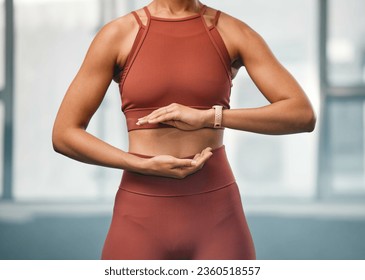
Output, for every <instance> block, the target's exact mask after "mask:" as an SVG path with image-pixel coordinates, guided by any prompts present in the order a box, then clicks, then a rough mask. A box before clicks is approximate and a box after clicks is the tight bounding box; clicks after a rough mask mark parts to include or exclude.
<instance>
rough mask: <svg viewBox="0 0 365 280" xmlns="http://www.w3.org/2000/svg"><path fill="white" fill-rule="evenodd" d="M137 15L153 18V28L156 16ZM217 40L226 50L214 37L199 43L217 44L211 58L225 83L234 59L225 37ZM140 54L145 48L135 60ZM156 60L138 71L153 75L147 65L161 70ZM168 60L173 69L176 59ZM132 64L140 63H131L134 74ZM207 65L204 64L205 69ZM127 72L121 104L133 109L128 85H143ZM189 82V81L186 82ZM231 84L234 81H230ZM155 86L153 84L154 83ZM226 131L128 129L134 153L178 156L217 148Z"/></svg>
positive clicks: (208, 35) (144, 82) (210, 45)
mask: <svg viewBox="0 0 365 280" xmlns="http://www.w3.org/2000/svg"><path fill="white" fill-rule="evenodd" d="M147 12H148V11H147ZM210 14H211V16H210V17H209V15H207V16H206V18H208V22H209V19H210V21H211V22H212V24H213V21H214V16H215V15H216V11H211V13H210ZM138 17H140V19H141V20H142V21H141V22H142V24H143V22H144V23H145V24H148V20H150V23H149V24H150V26H149V27H150V28H151V26H152V24H153V21H154V17H153V16H152V20H151V19H148V18H147V19H144V12H143V11H139V12H138ZM146 17H148V15H146ZM188 17H189V18H190V17H193V20H195V17H194V16H191V15H189V16H188ZM202 17H203V16H202ZM181 18H187V17H181ZM155 20H156V21H159V22H156V24H162V23H161V22H160V21H161V20H158V18H157V17H155ZM176 21H178V20H174V21H173V22H175V23H176ZM195 21H196V24H198V22H199V21H198V19H196V20H195ZM165 23H166V25H168V24H170V23H171V22H170V21H169V20H167V21H166V22H165ZM165 23H163V24H165ZM192 23H193V22H191V23H190V24H192ZM182 24H185V25H187V23H186V22H185V23H184V22H182V23H181V25H175V27H179V26H182ZM188 24H189V23H188ZM202 24H203V22H202ZM211 26H212V25H211V24H209V23H207V25H206V29H207V32H209V30H210V29H209V28H211ZM198 27H199V26H198ZM139 28H140V26H139V27H138V29H139ZM195 29H196V28H195ZM215 31H216V30H215ZM131 33H134V34H136V33H138V31H137V32H136V31H135V30H134V31H133V30H131ZM217 33H218V32H217V31H216V32H215V34H213V35H215V36H220V34H219V33H218V35H217ZM140 35H141V34H140ZM206 35H207V38H208V37H211V35H210V34H208V33H207V34H206ZM147 36H148V35H147ZM134 37H136V35H134ZM131 38H133V36H131ZM142 39H143V40H144V39H146V38H142ZM213 39H214V38H213ZM146 40H147V41H148V37H147V39H146ZM218 40H221V42H218V43H223V47H224V49H223V50H219V48H217V46H213V45H214V44H215V41H212V42H211V44H209V45H208V46H204V45H203V46H199V47H200V48H201V49H203V50H204V48H209V47H210V48H213V47H215V48H217V49H218V52H217V54H216V56H215V57H213V60H214V59H215V60H216V61H215V64H214V61H212V63H211V64H212V65H214V67H216V68H218V67H220V68H221V69H220V70H219V71H221V72H219V73H222V74H219V75H221V76H222V77H216V79H215V80H217V78H218V80H220V79H221V80H222V81H223V82H222V83H223V84H224V83H226V81H225V80H224V79H227V77H223V75H225V74H227V73H225V74H224V71H226V70H227V69H224V68H227V64H229V65H228V67H230V66H231V65H230V63H231V55H230V51H229V48H226V46H225V44H224V43H225V42H224V38H223V37H219V38H218ZM132 41H133V42H132ZM193 43H194V42H193ZM134 44H135V42H134V40H131V46H130V49H132V46H133V47H135V46H134ZM142 46H143V45H142ZM221 46H222V44H221ZM221 48H222V47H221ZM159 51H160V50H159ZM161 51H162V53H163V51H164V50H161ZM200 51H201V50H200ZM138 52H141V54H138ZM222 52H223V55H222ZM224 52H225V53H224ZM138 55H141V56H142V58H143V49H142V50H140V49H138V51H137V54H136V55H135V57H134V58H133V59H134V61H135V60H136V57H137V58H138ZM224 55H225V57H224ZM219 56H220V57H219ZM167 57H168V55H167ZM222 57H223V58H222ZM128 58H129V59H130V54H129V55H128ZM218 59H221V62H223V63H222V64H219V65H218V64H217V61H218ZM224 59H226V60H225V61H224ZM170 60H171V59H170ZM195 60H196V59H195ZM137 62H138V61H137ZM156 62H158V61H156ZM156 62H155V63H153V62H152V63H149V64H147V66H145V68H143V69H144V70H145V71H146V72H147V73H140V72H142V71H141V70H140V72H139V73H140V74H139V75H147V76H146V77H149V76H151V75H148V73H149V72H148V67H149V66H150V65H154V67H156V71H157V73H158V71H159V70H158V67H159V65H158V63H156ZM167 62H168V61H162V64H164V65H163V66H162V67H165V68H166V63H167ZM122 63H123V64H122ZM122 63H120V64H122V65H124V66H125V65H126V63H127V66H128V60H127V59H126V60H125V61H123V62H122ZM169 63H170V65H171V69H172V70H173V68H174V67H175V66H176V65H174V63H173V62H169ZM224 63H226V65H223V64H224ZM208 64H210V63H208ZM168 66H169V65H168ZM133 67H135V68H138V66H135V65H133V64H132V67H131V68H130V69H129V74H128V75H131V76H132V75H133ZM196 67H197V68H199V65H197V66H196ZM204 67H206V66H204ZM204 67H202V69H203V68H204ZM208 67H210V65H208ZM146 68H147V69H146ZM124 70H125V69H124ZM230 70H231V69H229V71H230ZM194 71H195V70H194ZM208 71H209V70H208ZM226 72H227V71H226ZM131 73H132V74H131ZM150 73H152V72H150ZM124 74H125V73H124ZM229 74H231V73H229ZM128 75H127V76H126V77H124V78H125V80H122V86H124V88H123V89H121V95H122V102H123V104H122V105H124V106H125V107H124V109H125V108H126V104H127V110H129V109H130V108H129V107H130V106H129V103H133V102H129V99H128V89H129V88H132V90H129V92H133V93H134V92H135V91H137V92H138V89H139V88H140V87H138V88H137V86H136V85H135V86H134V87H133V83H132V86H131V85H130V84H131V82H130V81H129V80H128V78H129V76H128ZM135 76H137V75H135V74H134V77H135ZM142 77H143V76H142ZM156 77H157V76H156ZM213 78H214V77H213ZM230 78H231V77H229V79H230ZM121 79H123V73H122V78H121ZM146 79H147V78H146ZM194 79H196V76H194V77H192V80H194ZM131 80H132V81H133V77H132V78H131ZM151 81H153V79H152V80H150V81H148V79H147V80H146V81H144V80H143V79H142V82H141V85H142V88H143V87H145V86H146V84H149V83H151ZM169 81H170V82H171V78H170V79H169ZM138 82H140V81H139V80H138ZM194 82H195V83H196V81H194ZM125 83H127V85H126V86H125ZM128 83H130V84H128ZM166 83H168V81H166ZM202 83H204V81H202ZM229 83H231V81H230V80H229ZM136 84H137V83H136ZM187 84H188V85H189V83H187ZM207 85H208V84H207ZM199 86H200V84H199ZM209 86H210V85H209ZM230 86H231V84H230ZM225 87H226V88H227V85H225ZM152 88H153V86H152ZM223 88H224V85H223ZM229 90H230V89H229ZM152 91H153V90H152ZM223 91H227V89H225V90H224V89H223ZM125 92H127V93H126V96H127V98H125V97H124V96H123V94H124V93H125ZM145 92H146V94H149V93H148V87H147V89H146V90H145ZM137 94H138V93H137ZM222 94H227V92H222ZM129 95H130V96H131V99H133V98H134V97H133V95H131V93H129ZM142 95H143V94H142ZM209 97H210V96H207V99H209ZM123 99H124V100H123ZM147 99H148V98H147ZM226 99H227V98H226ZM182 100H183V99H182ZM169 102H170V100H169ZM174 102H177V103H182V102H179V101H174ZM225 103H228V106H229V97H228V100H226V101H225ZM166 105H168V104H166ZM186 105H189V104H186ZM204 105H206V104H204ZM212 105H216V104H212ZM151 107H154V106H151ZM138 109H139V108H137V110H138ZM206 109H208V108H206ZM131 110H132V111H133V110H135V108H133V104H132V107H131ZM223 131H224V130H223V129H211V128H202V129H199V130H194V131H183V130H179V129H176V128H172V127H171V128H166V127H165V128H153V129H131V130H130V131H129V152H133V153H137V154H144V155H159V154H168V155H173V156H176V157H187V156H191V155H193V154H196V153H198V152H201V151H202V150H203V149H204V148H206V147H211V148H213V149H214V148H218V147H220V146H222V144H223V134H224V132H223Z"/></svg>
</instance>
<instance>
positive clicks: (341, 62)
mask: <svg viewBox="0 0 365 280" xmlns="http://www.w3.org/2000/svg"><path fill="white" fill-rule="evenodd" d="M364 11H365V1H364V0H348V1H344V0H330V1H329V13H328V22H329V25H328V27H329V28H328V31H329V34H328V45H327V59H328V78H329V81H330V84H331V85H337V86H353V85H359V84H360V85H364V84H365V17H364ZM364 94H365V92H364Z"/></svg>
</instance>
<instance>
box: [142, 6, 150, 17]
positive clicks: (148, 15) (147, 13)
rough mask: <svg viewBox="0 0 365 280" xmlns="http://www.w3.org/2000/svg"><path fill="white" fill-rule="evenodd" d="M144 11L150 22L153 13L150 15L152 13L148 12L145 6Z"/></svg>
mask: <svg viewBox="0 0 365 280" xmlns="http://www.w3.org/2000/svg"><path fill="white" fill-rule="evenodd" d="M143 10H144V12H145V13H146V15H147V18H148V20H150V18H151V13H150V11H149V10H148V8H147V7H146V6H144V7H143Z"/></svg>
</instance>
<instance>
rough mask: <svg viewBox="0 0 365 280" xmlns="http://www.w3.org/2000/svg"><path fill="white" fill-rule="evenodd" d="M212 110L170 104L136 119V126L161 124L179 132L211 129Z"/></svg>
mask: <svg viewBox="0 0 365 280" xmlns="http://www.w3.org/2000/svg"><path fill="white" fill-rule="evenodd" d="M212 121H214V109H208V110H199V109H194V108H190V107H188V106H184V105H181V104H176V103H172V104H170V105H168V106H165V107H161V108H159V109H157V110H155V111H153V112H152V113H151V114H149V115H147V116H145V117H143V118H140V119H138V122H137V125H141V126H143V125H144V124H147V123H149V124H155V123H163V124H168V125H171V126H173V127H176V128H178V129H181V130H197V129H200V128H203V127H213V123H212Z"/></svg>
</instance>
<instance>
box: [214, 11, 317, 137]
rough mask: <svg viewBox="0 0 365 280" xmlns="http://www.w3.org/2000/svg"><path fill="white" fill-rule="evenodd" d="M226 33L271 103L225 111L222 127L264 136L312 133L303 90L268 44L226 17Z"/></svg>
mask: <svg viewBox="0 0 365 280" xmlns="http://www.w3.org/2000/svg"><path fill="white" fill-rule="evenodd" d="M221 21H222V22H221V24H222V25H223V26H225V29H226V30H230V32H229V33H228V32H224V34H230V37H229V39H230V41H231V42H232V46H233V47H232V49H233V51H234V52H235V53H236V54H237V57H238V58H239V59H240V60H241V62H242V64H243V65H244V66H245V68H246V70H247V72H248V74H249V76H250V77H251V79H252V80H253V82H254V83H255V85H256V86H257V88H258V89H259V90H260V91H261V93H262V94H263V95H264V96H265V97H266V99H267V100H268V101H269V102H270V103H271V104H270V105H267V106H263V107H259V108H252V109H234V110H224V111H223V123H222V124H223V126H224V127H229V128H234V129H239V130H245V131H250V132H256V133H264V134H289V133H298V132H311V131H313V129H314V127H315V122H316V118H315V114H314V111H313V108H312V106H311V104H310V101H309V100H308V98H307V96H306V94H305V93H304V91H303V89H302V88H301V87H300V85H299V84H298V83H297V81H296V80H295V79H294V78H293V77H292V75H291V74H290V73H289V72H288V71H287V70H286V69H285V68H284V67H283V66H282V65H281V64H280V63H279V62H278V61H277V59H276V58H275V57H274V55H273V54H272V52H271V51H270V49H269V47H268V46H267V44H266V43H265V41H264V40H263V39H262V38H261V36H260V35H259V34H257V33H256V32H255V31H254V30H252V29H251V28H250V27H249V26H247V25H246V24H244V23H242V22H240V21H238V20H236V19H234V18H231V17H229V16H227V15H223V16H222V19H221Z"/></svg>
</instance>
